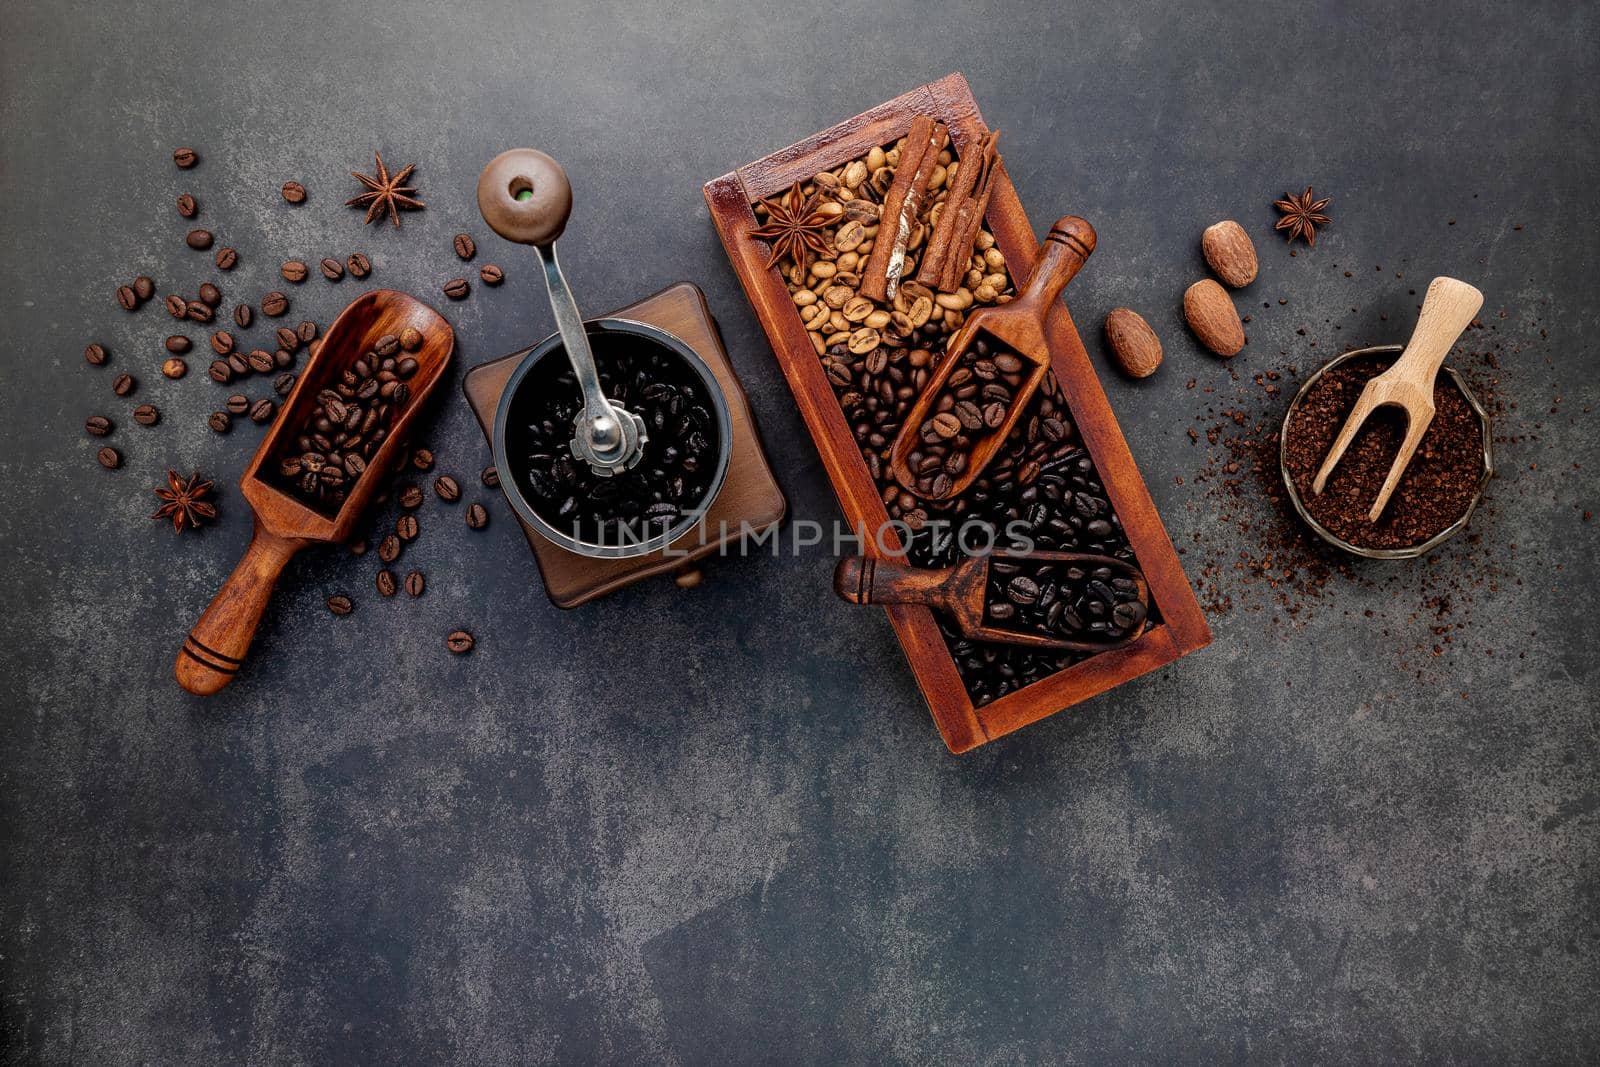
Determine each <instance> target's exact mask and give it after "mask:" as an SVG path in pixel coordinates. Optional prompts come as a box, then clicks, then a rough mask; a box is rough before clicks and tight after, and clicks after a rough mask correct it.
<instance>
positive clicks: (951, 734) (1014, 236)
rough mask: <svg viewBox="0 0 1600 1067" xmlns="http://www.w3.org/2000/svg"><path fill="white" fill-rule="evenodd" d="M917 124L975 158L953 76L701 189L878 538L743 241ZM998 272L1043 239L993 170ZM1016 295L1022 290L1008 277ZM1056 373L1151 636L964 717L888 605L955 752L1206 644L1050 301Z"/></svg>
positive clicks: (1159, 529)
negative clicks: (822, 179) (789, 200)
mask: <svg viewBox="0 0 1600 1067" xmlns="http://www.w3.org/2000/svg"><path fill="white" fill-rule="evenodd" d="M918 115H928V116H931V117H933V118H935V119H937V120H939V121H941V122H943V123H944V124H945V125H946V126H947V127H948V128H949V130H950V136H951V142H952V144H953V145H954V147H955V150H956V153H957V155H958V156H959V155H962V154H964V153H966V152H967V151H968V150H970V149H973V148H974V147H975V146H976V144H977V143H978V141H979V139H980V138H982V137H983V136H984V134H985V133H986V132H987V129H988V128H987V127H986V126H985V124H984V122H983V117H982V115H981V114H980V113H979V111H978V106H977V102H976V100H974V99H973V96H972V92H971V90H970V89H969V88H968V86H967V82H966V79H965V78H964V77H962V76H961V75H960V74H951V75H949V76H947V77H945V78H942V79H940V80H939V81H937V82H932V83H929V84H928V85H924V86H921V87H920V88H917V89H913V90H912V91H911V92H909V93H906V94H904V95H903V96H899V97H896V98H895V99H893V100H890V101H889V102H887V103H885V104H882V105H880V106H878V107H876V108H873V109H872V110H870V111H867V112H864V113H863V114H861V115H857V116H856V117H855V118H852V119H849V120H847V121H845V122H842V123H840V124H839V125H837V126H834V127H833V128H831V129H828V130H824V131H822V132H821V133H818V134H815V135H813V136H812V137H809V138H807V139H805V140H804V141H801V142H799V143H798V144H794V145H791V146H790V147H788V148H785V149H781V150H780V151H777V152H774V153H773V154H771V155H769V156H766V157H764V158H763V159H760V160H757V161H756V162H754V163H751V164H748V165H746V166H744V167H741V168H739V169H738V170H737V171H734V172H732V173H729V174H725V175H723V176H722V177H720V178H716V179H714V180H712V181H710V182H708V183H706V186H705V197H706V203H707V204H708V205H709V206H710V209H711V219H712V222H713V224H714V225H715V226H716V228H717V232H718V235H719V236H720V237H721V239H722V244H723V247H724V248H725V249H726V250H727V252H728V258H729V259H730V261H731V262H732V264H733V269H734V272H735V273H736V274H737V275H738V277H739V281H740V283H741V284H742V285H743V287H744V291H745V295H746V296H747V297H748V298H749V299H750V303H751V305H752V307H753V308H754V309H755V313H756V317H757V318H758V319H759V320H760V322H761V325H762V327H763V328H764V329H765V330H766V333H767V337H768V339H769V340H770V341H771V343H772V347H773V351H774V354H775V355H776V357H777V360H778V363H779V366H780V367H781V368H782V369H783V372H784V376H785V377H786V378H787V379H788V381H789V386H790V389H791V390H792V392H793V393H794V398H795V404H796V406H797V407H798V408H799V410H800V414H801V416H802V418H803V419H804V420H805V423H806V427H807V429H808V430H809V431H810V433H811V436H812V439H813V441H815V443H816V446H817V450H818V452H819V453H820V454H821V457H822V462H823V466H824V467H825V468H826V470H827V471H828V475H829V478H830V479H831V481H832V482H833V487H834V492H835V493H836V494H837V496H838V498H839V503H840V506H841V507H842V508H843V510H844V513H845V517H846V519H847V520H848V521H849V522H850V523H851V525H852V526H859V525H861V524H863V523H864V524H866V525H867V526H868V527H869V528H872V529H876V528H878V527H879V526H881V525H882V524H884V523H886V522H887V521H888V512H887V511H886V510H885V509H884V506H883V502H882V499H881V498H880V497H879V495H878V488H877V486H876V485H875V484H874V483H873V480H872V478H871V476H870V474H869V473H868V472H867V467H866V463H865V462H864V461H863V460H862V459H861V454H860V452H859V451H858V449H857V448H856V444H855V438H854V435H853V434H852V432H851V429H850V426H849V424H848V422H847V420H846V419H845V416H844V412H843V411H842V410H841V409H840V407H839V404H838V401H837V400H836V399H835V397H834V394H833V389H832V387H831V386H830V385H829V383H828V380H827V376H826V374H825V373H824V371H823V369H822V365H821V362H820V361H819V360H818V359H817V356H816V353H815V351H814V350H813V349H812V347H811V342H810V340H809V338H808V337H807V335H806V331H805V326H804V325H803V324H802V323H801V321H800V317H799V315H798V314H797V313H796V312H795V307H794V301H793V299H792V298H791V297H790V295H789V291H788V288H787V286H785V285H784V283H783V279H782V277H781V276H780V275H779V273H778V271H777V270H776V269H772V270H767V269H765V256H764V254H763V249H762V248H761V246H760V243H759V242H757V241H754V240H752V239H750V238H749V236H748V231H749V230H750V229H752V228H753V227H754V226H755V225H756V220H755V215H754V213H753V212H752V211H751V204H752V203H753V202H754V201H755V200H756V199H758V198H762V197H767V196H771V195H773V194H774V193H775V192H776V191H777V190H779V189H783V188H787V187H788V186H789V185H790V184H792V183H793V182H796V181H801V182H803V181H806V180H808V179H809V178H810V177H811V176H812V175H814V174H816V173H817V172H818V171H820V170H825V169H828V168H832V167H835V166H838V165H840V164H842V163H845V162H848V161H849V160H852V159H855V158H857V157H859V156H862V155H864V154H866V152H867V151H869V150H870V149H871V148H872V147H874V146H876V145H883V144H887V143H889V142H891V141H893V140H895V139H896V138H898V137H900V136H902V135H904V134H905V133H906V131H907V130H909V129H910V127H911V123H912V121H913V119H914V118H915V117H916V116H918ZM985 220H986V222H987V224H988V227H989V230H990V232H992V233H993V234H994V236H995V241H996V243H997V244H998V245H999V247H1000V251H1001V252H1002V253H1003V254H1004V255H1005V257H1006V262H1008V263H1013V264H1018V263H1032V262H1034V259H1035V256H1036V255H1037V253H1038V250H1039V241H1038V239H1037V237H1036V236H1035V234H1034V230H1033V227H1032V225H1031V224H1030V223H1029V222H1028V217H1027V215H1026V213H1025V212H1024V211H1023V209H1022V204H1021V202H1020V201H1019V200H1018V198H1017V193H1016V189H1015V187H1013V185H1012V184H1011V180H1010V177H1009V175H1007V174H1006V173H1005V169H1004V163H1003V162H1002V163H1000V164H998V166H997V173H996V175H995V180H994V188H993V192H992V195H991V198H990V201H989V206H988V211H987V213H986V215H985ZM1015 280H1016V281H1017V283H1018V284H1019V285H1022V284H1024V282H1025V279H1021V278H1018V279H1015ZM1045 334H1046V337H1047V338H1048V341H1049V348H1050V352H1051V367H1052V369H1053V370H1054V373H1055V375H1056V377H1057V379H1058V380H1059V382H1060V383H1061V386H1062V390H1063V392H1064V393H1065V395H1066V398H1067V402H1068V405H1069V406H1070V408H1071V411H1072V413H1073V417H1074V418H1075V419H1076V421H1077V424H1078V428H1079V432H1080V434H1081V435H1082V437H1083V441H1084V445H1085V447H1086V448H1087V449H1088V450H1089V453H1090V455H1091V456H1092V457H1093V459H1094V461H1095V464H1096V465H1097V467H1098V468H1099V471H1100V474H1101V477H1102V480H1103V481H1104V483H1105V487H1106V493H1107V495H1108V496H1109V497H1110V499H1111V503H1112V506H1113V507H1114V508H1115V509H1116V512H1117V514H1118V516H1119V517H1120V518H1121V520H1122V525H1123V530H1124V532H1125V533H1126V534H1127V537H1128V541H1129V544H1130V545H1131V546H1132V548H1133V551H1134V554H1135V556H1136V557H1137V559H1138V561H1139V566H1140V569H1141V571H1143V573H1144V576H1145V580H1146V581H1147V582H1148V583H1149V589H1150V596H1151V600H1152V601H1154V603H1155V604H1156V605H1157V607H1158V608H1159V610H1160V613H1161V621H1160V623H1159V624H1158V625H1154V626H1152V627H1151V628H1150V629H1148V630H1146V631H1145V633H1144V635H1143V636H1141V637H1140V638H1139V639H1138V640H1137V641H1135V642H1133V643H1132V644H1130V645H1129V646H1127V647H1126V648H1122V649H1118V650H1116V651H1112V652H1103V653H1100V654H1098V655H1096V656H1093V657H1091V658H1090V659H1087V660H1085V661H1084V662H1082V663H1079V664H1077V665H1075V666H1073V667H1070V668H1068V669H1067V670H1064V671H1061V672H1060V673H1058V674H1055V675H1052V676H1051V677H1049V678H1047V679H1045V680H1044V681H1041V682H1038V683H1035V684H1034V685H1031V686H1028V687H1027V688H1025V689H1021V690H1018V691H1017V692H1015V693H1011V694H1009V695H1007V696H1005V697H1002V698H1001V699H999V700H997V701H995V702H993V703H992V704H988V705H986V706H984V707H982V708H976V707H974V706H973V704H972V701H971V699H970V698H969V697H968V696H967V692H966V688H965V686H963V685H962V682H961V678H960V676H959V674H958V673H957V671H956V665H955V661H954V659H953V658H952V657H951V655H950V651H949V649H948V647H947V646H946V645H945V643H944V639H943V637H942V636H941V634H940V632H939V627H938V624H937V622H936V621H935V619H934V616H933V614H932V613H931V612H930V611H929V609H928V608H926V607H919V606H914V605H892V606H887V607H886V608H885V610H886V611H887V612H888V615H889V620H890V623H891V624H892V625H893V627H894V629H895V633H896V635H897V636H898V637H899V639H900V643H901V646H902V647H903V648H904V649H905V653H906V659H907V660H908V662H909V663H910V665H911V670H912V673H913V674H914V675H915V677H916V680H917V685H918V686H919V688H920V689H921V690H922V694H923V696H924V697H925V698H926V699H927V702H928V708H929V710H930V712H931V713H932V715H933V719H934V723H935V725H937V727H938V729H939V733H940V736H941V737H942V738H943V739H944V742H945V744H946V745H947V746H948V747H949V748H950V750H951V751H952V752H958V753H959V752H965V751H968V750H970V749H972V748H974V747H976V746H978V745H981V744H983V743H985V742H987V741H990V740H993V739H994V738H996V737H1000V736H1002V735H1004V734H1007V733H1010V732H1011V731H1013V730H1016V729H1019V728H1021V727H1023V726H1026V725H1028V724H1029V723H1032V722H1036V721H1038V720H1039V719H1042V718H1044V717H1045V716H1048V715H1052V714H1054V713H1055V712H1057V711H1060V710H1062V709H1063V708H1066V707H1069V706H1071V705H1073V704H1075V703H1077V702H1079V701H1081V700H1085V699H1087V698H1089V697H1091V696H1094V695H1096V694H1098V693H1102V692H1104V691H1105V690H1107V689H1110V688H1111V687H1113V686H1115V685H1118V684H1120V683H1122V682H1125V681H1127V680H1129V679H1131V678H1135V677H1137V676H1138V675H1140V674H1143V673H1145V672H1147V671H1151V670H1154V669H1156V668H1158V667H1160V666H1163V665H1164V664H1167V663H1170V662H1172V661H1173V660H1175V659H1177V658H1178V657H1179V656H1182V655H1184V654H1186V653H1188V652H1192V651H1194V650H1195V649H1198V648H1201V647H1204V646H1205V645H1206V644H1208V643H1209V642H1210V640H1211V631H1210V629H1209V627H1207V625H1206V621H1205V616H1204V614H1203V613H1202V612H1201V610H1200V605H1199V603H1198V601H1196V599H1195V596H1194V593H1193V591H1192V590H1191V589H1190V588H1189V583H1188V580H1187V579H1186V578H1185V577H1184V574H1183V569H1182V567H1181V566H1180V564H1179V562H1178V556H1177V553H1176V552H1175V551H1174V550H1173V547H1172V542H1171V540H1170V538H1168V536H1167V533H1166V530H1165V528H1164V527H1163V526H1162V525H1161V519H1160V517H1159V516H1158V515H1157V514H1156V510H1155V504H1154V502H1153V501H1152V500H1151V499H1150V494H1149V491H1148V490H1147V489H1146V488H1145V485H1144V481H1143V479H1142V478H1141V477H1140V475H1139V471H1138V469H1137V467H1136V466H1135V465H1134V462H1133V456H1132V454H1131V453H1130V452H1129V451H1128V446H1127V442H1126V441H1125V440H1124V439H1123V437H1122V433H1121V430H1120V429H1119V428H1118V427H1117V422H1116V418H1115V416H1113V414H1112V412H1111V407H1110V404H1109V403H1108V402H1107V400H1106V396H1105V392H1104V390H1103V389H1102V388H1101V387H1100V382H1099V379H1098V377H1097V376H1096V374H1095V371H1094V368H1093V366H1092V365H1091V364H1090V362H1089V357H1088V354H1087V353H1086V352H1085V351H1084V347H1083V343H1082V341H1081V340H1080V339H1079V338H1078V334H1077V331H1076V329H1075V328H1074V327H1073V324H1072V320H1071V318H1070V316H1069V315H1068V314H1067V309H1066V307H1065V306H1063V305H1062V304H1061V303H1060V302H1059V301H1056V302H1055V303H1054V306H1053V307H1052V308H1051V311H1050V314H1049V315H1048V317H1047V320H1046V324H1045ZM891 536H892V535H891Z"/></svg>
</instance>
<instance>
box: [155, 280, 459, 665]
mask: <svg viewBox="0 0 1600 1067" xmlns="http://www.w3.org/2000/svg"><path fill="white" fill-rule="evenodd" d="M408 326H409V327H412V328H414V329H416V330H418V331H420V332H421V333H422V338H423V341H422V347H421V348H419V349H418V350H417V351H415V352H410V353H405V354H406V355H409V356H411V358H413V359H415V360H416V361H417V370H416V373H414V374H413V375H412V376H411V378H410V379H409V381H408V382H407V384H408V385H409V386H410V389H411V397H410V399H409V400H408V401H407V403H406V405H405V408H404V409H403V410H402V411H401V412H400V414H399V416H398V417H397V418H396V419H395V421H394V422H393V423H391V424H390V428H389V434H388V436H387V437H386V438H385V439H384V441H383V444H382V445H381V446H380V447H379V448H378V450H377V452H375V453H374V454H373V456H372V458H371V460H370V461H369V462H368V464H367V470H366V472H365V473H363V474H362V475H361V476H360V477H359V478H357V479H356V480H355V483H354V485H353V486H352V487H351V488H350V491H349V495H348V496H346V497H345V499H344V502H343V503H342V504H340V505H339V508H338V510H337V511H331V512H325V511H322V510H319V509H318V508H315V507H313V506H311V505H310V504H308V503H306V502H304V501H303V500H302V499H301V498H300V497H298V496H296V495H294V494H293V493H291V492H289V491H288V490H287V489H285V488H282V487H281V483H280V482H279V481H276V480H269V479H272V478H274V476H275V474H276V472H277V470H278V465H279V464H280V463H281V462H282V460H283V459H284V458H285V457H287V456H289V455H298V454H299V451H300V450H299V449H298V448H297V447H296V445H295V439H296V438H297V437H298V436H299V435H300V433H301V432H302V429H301V427H302V425H303V424H304V423H305V422H306V420H307V418H308V417H309V416H310V415H311V413H312V411H313V410H314V409H315V408H316V407H317V403H318V401H317V394H318V393H320V392H321V391H322V390H324V389H326V388H328V387H330V386H331V385H332V384H333V383H334V382H336V381H338V380H339V378H340V376H341V375H342V374H343V373H344V371H345V370H346V369H347V368H348V367H350V366H351V364H353V363H354V362H355V361H356V360H357V359H359V358H361V356H362V354H363V353H366V352H370V351H371V350H372V349H373V347H374V346H375V345H376V344H377V342H378V340H379V339H380V338H382V337H384V336H385V335H387V334H394V335H396V336H398V335H399V333H400V331H402V330H404V329H405V328H406V327H408ZM455 343H456V342H455V334H454V332H453V331H452V330H451V329H450V324H449V323H448V322H445V321H444V319H443V318H441V317H440V316H439V313H438V312H436V311H434V310H433V309H432V308H430V307H428V306H427V305H426V304H424V303H422V302H421V301H420V300H417V299H415V298H414V297H410V296H407V295H406V294H405V293H397V292H394V291H393V290H390V289H378V290H375V291H373V292H370V293H364V294H362V295H361V296H359V297H357V298H356V299H355V300H354V301H353V302H352V303H351V304H350V306H349V307H347V308H345V309H344V311H342V312H340V314H339V317H338V318H337V319H335V320H334V322H333V325H332V326H330V327H328V331H327V333H326V334H324V335H323V338H322V345H321V347H320V348H318V349H317V353H316V355H314V356H312V357H311V358H310V360H309V361H308V362H307V363H306V366H305V370H303V371H302V372H301V374H300V380H299V382H298V383H296V385H295V387H294V391H293V392H292V393H290V394H289V397H288V399H287V400H285V401H284V403H283V407H282V409H281V410H279V412H278V418H277V420H276V421H275V422H274V423H273V424H272V428H271V429H270V430H269V431H268V432H267V436H266V438H265V439H264V440H263V441H262V442H261V445H260V447H259V448H257V449H256V454H255V458H254V459H252V460H251V461H250V465H249V466H248V467H246V468H245V472H244V477H243V478H241V479H240V481H239V491H240V493H242V494H243V496H244V498H245V500H247V501H248V502H249V504H250V507H251V508H252V509H253V510H254V511H255V519H256V529H255V535H254V536H253V537H252V538H251V539H250V547H249V548H247V549H245V553H244V558H243V559H241V560H240V561H239V565H238V566H237V567H235V568H234V569H233V573H232V574H230V575H229V576H228V580H227V582H226V583H225V584H224V585H223V587H222V591H221V592H219V593H218V594H217V596H216V599H214V600H212V601H211V606H210V607H208V608H206V613H205V614H204V615H202V616H200V621H199V622H198V623H196V624H195V627H194V629H193V630H190V631H189V636H188V638H187V639H186V640H185V641H184V642H183V650H182V651H181V652H179V653H178V662H177V665H176V667H175V668H174V671H175V673H176V674H177V677H178V684H179V685H181V686H183V687H184V688H185V689H187V690H188V691H189V692H191V693H195V694H198V695H200V696H209V695H210V694H212V693H215V692H216V691H217V690H219V689H221V688H222V687H223V686H225V685H227V684H228V683H229V682H231V681H233V676H234V675H235V674H237V673H238V671H239V667H240V665H241V664H243V663H244V656H245V652H246V651H248V650H249V648H250V642H251V640H252V639H253V638H254V637H255V633H256V626H257V625H258V624H259V623H260V622H261V613H262V612H264V611H265V610H266V607H267V601H268V600H269V599H271V597H272V588H273V586H274V585H276V584H277V581H278V574H279V573H280V572H281V571H282V570H283V566H284V564H285V563H288V562H289V558H290V557H291V556H293V555H294V554H295V553H296V552H298V551H300V550H301V549H302V548H304V547H306V546H307V545H310V544H315V543H317V542H342V541H346V540H348V539H349V538H350V535H351V534H352V533H353V532H354V531H355V526H356V522H357V520H358V519H360V517H361V513H362V512H363V511H365V510H366V508H367V504H368V503H369V502H370V501H371V500H372V497H373V494H375V493H376V492H377V491H378V487H379V486H380V484H381V483H382V482H383V481H384V479H385V478H386V476H387V475H388V473H389V468H390V466H391V465H392V464H393V462H394V457H395V453H396V452H397V451H398V450H399V449H400V448H401V447H402V442H403V441H404V440H405V438H406V435H407V433H408V432H409V431H410V428H411V425H412V423H413V421H414V420H415V418H416V416H417V413H418V412H419V411H421V410H422V409H423V408H424V406H425V405H426V401H427V399H428V395H429V394H430V393H431V392H432V391H433V388H434V386H436V385H437V384H438V383H439V380H440V378H441V377H443V375H444V371H445V368H446V367H447V366H449V363H450V357H451V355H452V353H453V352H454V351H455Z"/></svg>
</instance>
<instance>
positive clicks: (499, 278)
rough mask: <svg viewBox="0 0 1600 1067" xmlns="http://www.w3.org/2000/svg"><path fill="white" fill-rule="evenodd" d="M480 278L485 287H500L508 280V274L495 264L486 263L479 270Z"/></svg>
mask: <svg viewBox="0 0 1600 1067" xmlns="http://www.w3.org/2000/svg"><path fill="white" fill-rule="evenodd" d="M478 278H479V279H480V280H481V281H482V282H483V284H484V285H489V286H494V285H499V284H500V283H501V282H503V281H505V280H506V272H505V271H503V270H501V269H500V268H499V267H497V266H495V265H494V264H493V263H485V264H484V265H483V266H481V267H479V268H478Z"/></svg>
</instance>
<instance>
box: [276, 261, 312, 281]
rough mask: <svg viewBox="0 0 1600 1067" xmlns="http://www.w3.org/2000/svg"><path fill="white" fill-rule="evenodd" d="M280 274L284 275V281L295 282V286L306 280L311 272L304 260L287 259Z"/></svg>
mask: <svg viewBox="0 0 1600 1067" xmlns="http://www.w3.org/2000/svg"><path fill="white" fill-rule="evenodd" d="M278 273H279V274H281V275H283V280H284V281H286V282H293V283H294V284H296V285H299V284H300V283H301V282H303V281H305V280H306V275H307V274H309V273H310V270H309V269H308V268H307V267H306V265H305V261H303V260H299V259H287V260H284V262H283V265H282V266H280V267H279V268H278Z"/></svg>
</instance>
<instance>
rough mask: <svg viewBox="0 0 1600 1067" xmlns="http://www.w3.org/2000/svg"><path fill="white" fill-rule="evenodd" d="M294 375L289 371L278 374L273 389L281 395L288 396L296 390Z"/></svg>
mask: <svg viewBox="0 0 1600 1067" xmlns="http://www.w3.org/2000/svg"><path fill="white" fill-rule="evenodd" d="M294 381H295V378H294V375H292V374H290V373H289V372H288V371H285V372H284V373H282V374H280V375H278V377H277V378H275V379H274V380H273V382H272V391H273V392H275V393H277V394H278V395H279V396H288V395H289V393H290V392H292V391H293V390H294Z"/></svg>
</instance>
